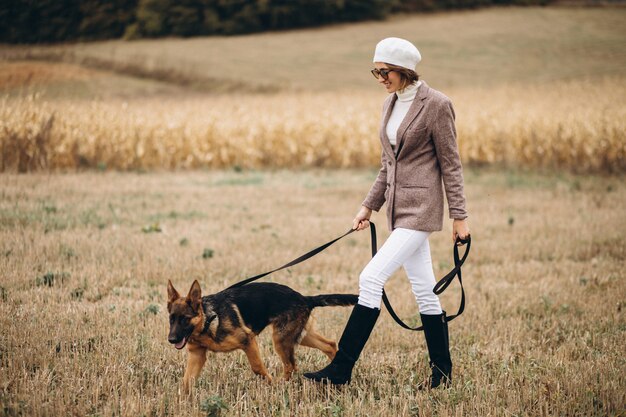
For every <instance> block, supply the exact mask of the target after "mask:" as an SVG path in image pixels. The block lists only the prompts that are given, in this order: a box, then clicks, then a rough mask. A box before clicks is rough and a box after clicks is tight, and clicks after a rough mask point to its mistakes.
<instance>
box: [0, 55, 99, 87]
mask: <svg viewBox="0 0 626 417" xmlns="http://www.w3.org/2000/svg"><path fill="white" fill-rule="evenodd" d="M100 76H102V74H101V73H100V72H99V71H94V70H91V69H87V68H83V67H80V66H78V65H73V64H66V63H56V62H41V61H17V62H0V89H11V88H17V87H26V86H32V85H45V84H51V83H55V82H59V81H76V80H80V81H85V80H89V79H93V78H97V77H100Z"/></svg>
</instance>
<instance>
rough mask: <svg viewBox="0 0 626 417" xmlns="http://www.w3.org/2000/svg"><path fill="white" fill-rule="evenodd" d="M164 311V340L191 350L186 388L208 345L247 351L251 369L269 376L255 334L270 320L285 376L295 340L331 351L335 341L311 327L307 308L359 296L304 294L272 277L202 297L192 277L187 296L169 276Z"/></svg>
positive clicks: (353, 301) (332, 353)
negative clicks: (166, 318)
mask: <svg viewBox="0 0 626 417" xmlns="http://www.w3.org/2000/svg"><path fill="white" fill-rule="evenodd" d="M167 293H168V303H167V311H168V312H169V317H170V333H169V336H168V341H169V342H170V343H172V344H174V345H175V346H176V348H177V349H182V348H183V347H185V346H187V349H188V351H189V355H188V359H187V368H186V369H185V376H184V377H183V387H184V390H185V391H187V392H188V391H189V389H190V387H191V383H192V380H193V379H195V378H197V377H198V375H200V371H201V370H202V367H203V366H204V363H205V361H206V352H207V350H210V351H213V352H230V351H233V350H236V349H241V350H243V351H244V352H245V354H246V356H247V357H248V361H249V362H250V366H251V367H252V370H253V371H254V372H255V373H256V374H257V375H260V376H262V377H264V378H265V379H267V380H268V381H271V377H270V375H269V374H268V373H267V369H266V368H265V366H264V365H263V362H262V360H261V357H260V354H259V346H258V344H257V341H256V336H257V335H258V334H259V333H261V332H262V331H263V329H265V328H266V327H267V326H268V325H271V326H272V339H273V342H274V348H275V350H276V353H277V354H278V356H280V359H281V361H282V363H283V371H284V377H285V379H289V378H290V377H291V374H292V373H293V371H295V370H296V360H295V356H294V349H295V347H296V345H298V344H300V345H302V346H308V347H312V348H316V349H319V350H321V351H322V352H324V353H325V354H326V356H328V358H329V359H331V360H332V359H333V358H334V357H335V353H336V352H337V344H336V343H335V342H334V341H332V340H329V339H327V338H325V337H324V336H322V335H320V334H318V333H316V332H315V330H314V328H313V322H312V320H311V319H310V315H311V310H313V309H314V308H315V307H321V306H349V305H354V304H356V302H357V298H358V297H357V296H356V295H351V294H331V295H316V296H310V297H309V296H304V295H302V294H300V293H298V292H296V291H294V290H293V289H291V288H289V287H287V286H285V285H280V284H274V283H251V284H247V285H244V286H242V287H238V288H232V289H226V290H224V291H221V292H218V293H216V294H212V295H207V296H204V297H202V294H201V289H200V284H199V283H198V281H197V280H196V281H194V283H193V284H192V286H191V289H190V290H189V293H188V294H187V296H186V297H181V296H180V294H179V293H178V291H176V289H175V288H174V286H173V285H172V282H171V281H168V285H167Z"/></svg>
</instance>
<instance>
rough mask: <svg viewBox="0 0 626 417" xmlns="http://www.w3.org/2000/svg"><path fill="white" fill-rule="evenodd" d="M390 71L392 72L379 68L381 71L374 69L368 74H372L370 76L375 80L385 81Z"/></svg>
mask: <svg viewBox="0 0 626 417" xmlns="http://www.w3.org/2000/svg"><path fill="white" fill-rule="evenodd" d="M391 71H393V70H392V69H389V68H381V69H378V68H374V69H373V70H371V71H370V72H371V73H372V75H373V76H374V78H376V79H379V78H380V77H383V80H387V79H388V78H389V73H390V72H391Z"/></svg>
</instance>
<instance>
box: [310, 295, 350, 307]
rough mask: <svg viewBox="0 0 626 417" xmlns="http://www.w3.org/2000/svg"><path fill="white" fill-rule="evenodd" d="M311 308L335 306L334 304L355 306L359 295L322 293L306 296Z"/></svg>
mask: <svg viewBox="0 0 626 417" xmlns="http://www.w3.org/2000/svg"><path fill="white" fill-rule="evenodd" d="M306 299H307V301H308V303H309V305H310V306H311V308H315V307H333V306H353V305H355V304H356V302H357V300H358V299H359V296H358V295H356V294H321V295H313V296H310V297H306Z"/></svg>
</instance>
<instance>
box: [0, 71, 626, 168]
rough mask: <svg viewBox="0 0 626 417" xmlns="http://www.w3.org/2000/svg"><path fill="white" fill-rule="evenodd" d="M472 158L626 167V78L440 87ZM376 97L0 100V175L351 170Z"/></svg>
mask: <svg viewBox="0 0 626 417" xmlns="http://www.w3.org/2000/svg"><path fill="white" fill-rule="evenodd" d="M445 93H446V94H447V95H449V96H450V97H451V98H452V100H453V103H454V105H455V109H456V114H457V129H458V138H459V139H458V140H459V148H460V152H461V157H462V160H463V162H464V163H465V164H469V165H497V166H506V167H527V168H548V169H565V170H569V171H572V172H598V173H623V172H625V171H626V105H625V104H626V103H625V101H626V99H625V97H626V79H624V78H605V79H603V80H600V81H593V82H591V81H585V80H580V81H569V82H568V81H560V82H555V83H551V84H533V85H524V86H516V85H511V86H504V87H493V88H489V89H480V88H476V89H471V88H464V89H461V88H457V89H453V90H451V91H445ZM384 98H385V96H384V95H381V94H380V93H367V92H361V91H359V92H345V91H344V92H340V93H336V94H333V93H328V92H317V93H312V92H311V93H298V92H290V93H277V94H267V95H263V94H248V95H245V94H244V95H242V94H239V93H238V94H236V95H215V96H202V97H196V98H172V99H163V100H161V99H154V98H152V99H144V100H142V99H132V100H127V101H124V100H121V99H109V100H92V101H81V100H53V101H47V100H44V99H42V98H40V97H38V96H37V95H30V96H27V97H22V98H9V97H5V98H4V99H2V100H1V101H0V150H1V154H2V160H1V161H0V171H1V172H31V171H38V170H52V171H59V170H61V171H66V170H76V169H84V168H98V169H116V170H145V169H167V170H170V169H197V168H229V167H241V168H310V167H321V168H358V167H375V166H376V165H377V164H378V163H379V161H378V158H379V155H380V144H379V141H378V129H379V124H380V109H381V105H382V102H383V100H384Z"/></svg>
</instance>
